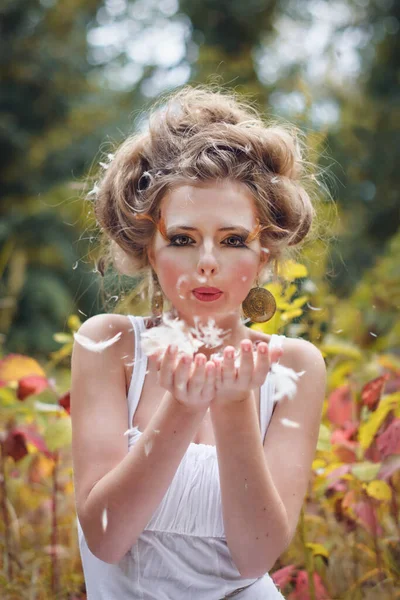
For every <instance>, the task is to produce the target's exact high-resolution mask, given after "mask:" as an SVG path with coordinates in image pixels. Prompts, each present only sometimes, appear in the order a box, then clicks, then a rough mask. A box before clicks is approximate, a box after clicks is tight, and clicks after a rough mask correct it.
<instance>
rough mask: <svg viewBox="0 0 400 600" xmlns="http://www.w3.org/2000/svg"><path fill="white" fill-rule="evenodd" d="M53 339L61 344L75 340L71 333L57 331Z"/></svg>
mask: <svg viewBox="0 0 400 600" xmlns="http://www.w3.org/2000/svg"><path fill="white" fill-rule="evenodd" d="M53 340H54V341H56V342H58V343H59V344H68V343H71V342H73V337H72V335H70V334H69V333H55V334H54V335H53Z"/></svg>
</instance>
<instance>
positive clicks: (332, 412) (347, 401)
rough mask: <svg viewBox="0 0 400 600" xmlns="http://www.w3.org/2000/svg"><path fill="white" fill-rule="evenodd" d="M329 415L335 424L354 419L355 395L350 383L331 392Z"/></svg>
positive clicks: (343, 423)
mask: <svg viewBox="0 0 400 600" xmlns="http://www.w3.org/2000/svg"><path fill="white" fill-rule="evenodd" d="M327 415H328V419H329V420H330V422H331V423H333V424H334V425H345V424H347V423H348V422H350V423H351V422H352V421H353V397H352V394H351V390H350V386H349V385H347V384H345V385H342V386H340V387H338V388H337V389H336V390H334V391H333V392H332V393H331V394H330V396H329V399H328V411H327Z"/></svg>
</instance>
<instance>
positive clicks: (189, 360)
mask: <svg viewBox="0 0 400 600" xmlns="http://www.w3.org/2000/svg"><path fill="white" fill-rule="evenodd" d="M149 371H152V372H155V373H157V380H158V383H159V384H160V385H161V386H162V387H163V388H164V389H166V390H167V391H169V392H170V393H171V394H172V396H174V398H175V399H176V400H177V401H178V402H179V403H180V404H182V405H183V406H184V407H185V408H187V409H188V410H190V411H193V412H196V411H200V410H204V409H205V408H208V407H209V406H210V404H211V402H212V400H213V399H214V397H215V372H216V367H215V364H214V362H213V361H207V357H206V356H205V355H204V354H201V353H200V354H196V355H195V357H192V356H190V355H188V354H185V355H180V356H178V352H177V349H176V347H175V348H174V347H171V346H168V348H167V350H166V351H165V353H164V354H163V355H161V354H160V353H155V354H153V355H151V356H149Z"/></svg>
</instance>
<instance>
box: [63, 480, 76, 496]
mask: <svg viewBox="0 0 400 600" xmlns="http://www.w3.org/2000/svg"><path fill="white" fill-rule="evenodd" d="M64 492H65V493H66V494H73V493H74V484H73V482H72V481H68V483H66V484H65V486H64Z"/></svg>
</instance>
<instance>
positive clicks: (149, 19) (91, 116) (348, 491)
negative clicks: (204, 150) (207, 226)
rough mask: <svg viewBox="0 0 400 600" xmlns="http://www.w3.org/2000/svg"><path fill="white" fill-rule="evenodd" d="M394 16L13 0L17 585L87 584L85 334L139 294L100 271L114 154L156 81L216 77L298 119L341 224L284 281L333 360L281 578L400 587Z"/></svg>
mask: <svg viewBox="0 0 400 600" xmlns="http://www.w3.org/2000/svg"><path fill="white" fill-rule="evenodd" d="M399 28H400V3H399V2H396V1H395V0H330V1H328V0H297V1H293V0H247V1H246V2H243V1H242V0H190V1H189V0H180V1H179V0H69V1H68V2H60V1H59V0H2V1H1V3H0V77H1V91H0V172H1V175H0V176H1V189H0V198H1V203H0V274H1V282H0V348H1V361H0V384H1V387H0V401H1V404H0V408H1V427H2V433H1V439H0V441H1V448H2V455H1V456H2V458H1V468H2V471H1V472H2V475H1V478H0V479H1V484H2V486H1V494H2V496H1V498H2V500H1V502H2V504H1V510H2V517H3V518H2V521H3V525H1V526H0V532H1V537H0V542H1V544H2V548H3V553H2V557H3V559H2V571H1V572H0V590H1V589H2V587H1V586H3V594H2V597H6V598H18V599H20V598H29V599H33V598H46V599H47V598H56V597H57V598H84V597H85V591H84V583H83V580H82V573H81V570H80V563H79V558H78V555H77V546H76V543H77V542H76V538H75V537H74V536H75V532H74V529H73V526H71V524H73V518H74V515H73V488H72V474H71V461H70V455H69V444H70V423H69V421H70V419H69V412H68V411H69V404H68V387H69V377H70V372H69V359H70V353H71V347H72V343H73V335H72V334H73V332H74V331H76V330H77V328H78V327H79V324H80V322H81V321H83V320H85V319H86V318H88V317H90V316H91V315H93V314H97V313H99V312H115V311H117V312H118V311H122V312H123V311H127V310H131V312H133V311H134V310H135V309H136V308H137V310H138V311H139V310H142V308H143V307H141V306H139V305H136V306H135V305H132V304H130V302H131V300H130V299H129V291H130V290H132V288H133V287H134V286H135V281H134V280H132V279H130V278H127V279H124V278H123V281H122V282H121V280H119V279H118V280H115V279H113V277H112V276H111V277H110V278H109V279H108V282H106V283H104V282H103V281H102V279H101V277H100V276H99V273H98V270H97V267H96V258H97V257H98V244H97V241H98V231H97V229H96V223H95V220H94V218H93V212H92V208H91V202H90V196H89V200H88V199H87V195H88V192H89V191H90V190H91V186H92V185H93V181H95V180H96V173H100V171H101V169H102V168H103V167H102V166H101V165H100V163H101V162H103V163H104V161H106V160H107V156H108V154H109V153H112V152H113V150H114V148H115V147H116V145H118V143H120V142H121V141H122V140H123V139H124V138H125V137H126V135H128V134H129V133H132V132H134V131H137V130H139V129H140V128H141V127H142V126H143V124H144V123H145V121H146V111H147V110H148V108H149V107H150V106H151V104H152V102H153V100H154V99H155V98H157V97H158V96H159V94H161V93H163V92H166V91H168V90H172V89H174V88H177V87H179V86H182V85H184V84H186V83H193V84H197V83H218V84H219V85H221V87H223V88H225V89H234V90H235V91H236V92H238V93H240V94H243V96H244V97H245V98H246V99H250V100H252V101H254V102H255V103H256V105H257V107H258V108H259V109H260V110H261V111H262V112H263V113H264V114H265V115H266V116H271V117H278V118H280V119H285V120H287V121H290V122H292V123H294V124H295V125H297V126H298V127H299V128H300V129H301V130H302V131H303V132H304V135H305V136H306V139H307V142H308V144H309V147H310V149H311V158H312V160H314V161H315V162H317V164H318V167H319V170H320V173H321V177H320V180H319V181H320V186H321V201H320V202H319V203H318V214H319V219H320V222H321V223H323V224H326V225H324V227H326V231H324V232H322V233H323V234H324V235H323V236H322V237H321V239H316V240H314V241H313V243H312V244H310V245H309V246H307V247H305V249H304V254H303V256H302V258H301V260H299V261H298V262H296V261H292V262H289V263H288V264H287V265H286V266H285V267H282V269H281V273H280V277H281V281H280V283H279V282H275V283H271V285H270V287H269V288H268V289H271V291H273V293H274V294H275V296H276V298H277V300H278V311H277V313H276V317H275V318H274V320H273V321H272V322H270V323H268V325H267V326H264V327H263V330H264V331H266V332H268V333H270V332H277V333H283V334H285V335H294V336H302V337H305V338H306V339H309V340H310V341H312V342H313V343H314V344H316V345H317V346H318V347H319V348H320V349H321V351H322V352H323V354H324V357H325V358H326V361H327V366H328V374H329V385H328V390H327V399H326V406H325V411H324V422H323V424H322V425H321V434H320V441H319V446H318V451H317V455H316V461H315V463H314V464H313V480H312V482H311V484H310V491H309V495H308V497H307V500H306V502H305V507H304V512H303V513H302V520H301V523H300V524H299V532H298V534H297V537H296V539H295V540H294V542H293V544H292V546H291V549H290V550H289V552H288V553H287V555H285V556H284V557H283V558H282V561H281V562H279V564H277V567H276V572H277V573H278V575H276V580H277V581H279V583H280V585H281V587H282V589H283V590H284V591H285V593H287V594H288V598H292V599H297V600H301V599H304V600H308V598H310V599H311V600H315V599H316V598H318V599H319V600H322V599H324V598H335V599H336V598H337V599H339V598H343V599H344V598H349V599H350V598H351V600H353V599H364V598H367V599H369V598H371V599H375V598H390V600H392V599H393V598H400V591H399V590H400V583H399V578H400V573H399V564H400V545H399V543H398V540H399V537H400V529H399V525H398V523H399V516H400V514H399V490H400V477H399V468H400V460H399V459H400V408H399V406H400V391H399V390H400V343H399V338H400V320H399V318H398V314H399V312H398V310H399V307H400V260H399V256H400V218H399V217H400V203H399V189H400V186H399V172H400V169H399V164H400V163H399V154H400V144H399V141H400V140H399V138H400V136H399V123H400V118H399V117H400V114H399V112H400V111H399V58H400V47H399ZM121 290H122V292H121ZM132 306H133V308H132ZM43 404H45V405H47V410H46V406H45V407H44V408H43ZM49 405H50V408H49ZM55 405H56V406H58V407H59V410H53V412H52V411H51V408H53V409H54V406H55ZM382 436H383V437H382ZM50 515H51V518H50ZM346 540H347V542H348V543H347V544H346ZM38 557H41V561H40V560H39V558H38ZM279 577H281V579H279ZM28 583H29V586H28V587H29V591H28V588H27V587H26V586H27V584H28ZM46 586H47V587H46ZM43 590H44V591H43Z"/></svg>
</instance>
